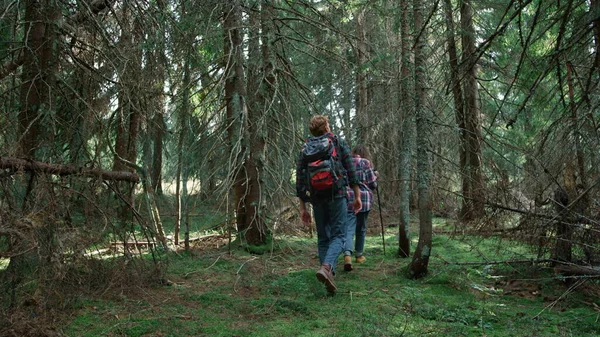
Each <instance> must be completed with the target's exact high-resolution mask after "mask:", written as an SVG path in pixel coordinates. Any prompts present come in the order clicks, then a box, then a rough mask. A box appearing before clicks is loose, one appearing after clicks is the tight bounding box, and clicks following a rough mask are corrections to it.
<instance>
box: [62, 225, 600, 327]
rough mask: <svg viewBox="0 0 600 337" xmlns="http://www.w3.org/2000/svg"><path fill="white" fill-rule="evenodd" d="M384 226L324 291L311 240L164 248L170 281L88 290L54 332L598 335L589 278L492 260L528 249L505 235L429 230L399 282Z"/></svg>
mask: <svg viewBox="0 0 600 337" xmlns="http://www.w3.org/2000/svg"><path fill="white" fill-rule="evenodd" d="M395 230H396V229H392V228H390V229H388V232H387V233H386V245H387V248H386V255H383V249H382V242H381V237H380V236H368V237H367V242H366V250H365V254H366V256H367V261H366V262H365V263H363V264H356V265H355V270H354V271H352V272H344V271H343V270H342V268H341V264H340V265H338V274H337V276H336V283H337V285H338V293H337V294H336V295H335V296H330V295H328V294H327V292H326V291H325V289H324V287H323V285H322V284H320V283H319V282H318V281H317V279H316V278H315V271H316V269H317V267H318V257H317V256H316V238H312V239H310V238H296V237H290V238H275V240H274V241H273V244H274V249H273V250H271V251H268V252H265V253H264V254H262V255H251V254H249V253H248V252H246V251H245V250H243V249H237V250H233V254H232V255H229V254H228V251H226V250H224V248H220V249H212V250H210V251H207V250H204V251H201V252H189V253H186V252H181V253H178V254H174V253H169V255H168V257H167V259H168V263H169V269H168V273H167V275H166V277H167V278H168V279H169V280H170V281H171V283H170V284H171V285H170V286H162V287H152V288H143V289H137V290H136V291H133V292H132V293H119V294H103V296H95V297H91V296H90V297H89V298H86V299H83V300H82V301H80V302H79V303H78V305H77V307H76V308H75V309H74V311H73V312H71V313H69V315H70V316H69V317H68V318H67V319H65V320H64V324H62V325H61V326H60V331H61V333H62V334H63V335H65V336H178V337H179V336H228V337H230V336H265V337H269V336H438V335H444V336H597V335H598V334H600V322H599V314H600V313H599V311H598V310H597V307H595V306H594V304H596V305H598V304H600V303H599V302H598V300H597V298H598V297H597V295H598V282H597V281H593V280H587V281H576V282H578V283H573V282H572V283H570V284H567V283H565V281H564V280H563V279H560V278H557V277H555V275H554V274H553V273H552V270H548V269H544V268H540V267H539V266H535V268H534V267H532V266H530V265H524V264H519V265H510V264H502V263H498V262H499V261H504V260H512V259H520V260H521V259H527V258H533V257H534V255H533V253H532V252H531V251H530V250H529V249H528V247H526V246H523V245H519V244H518V243H516V242H508V241H506V240H502V239H498V238H478V237H464V236H460V237H459V236H456V237H453V236H449V235H441V234H435V235H434V244H433V255H432V257H431V259H430V264H429V274H428V275H427V276H426V277H425V278H423V279H421V280H410V279H408V278H406V277H405V275H406V266H407V264H408V263H409V262H410V259H399V258H396V257H395V252H396V251H397V242H396V241H394V234H395V233H393V231H395ZM415 242H416V241H415ZM415 245H416V244H415ZM415 245H413V247H414V246H415ZM340 262H341V257H340ZM481 262H486V263H481ZM469 263H472V264H469ZM119 291H121V292H122V289H120V290H119ZM592 295H594V296H592Z"/></svg>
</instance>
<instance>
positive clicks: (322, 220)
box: [296, 115, 362, 294]
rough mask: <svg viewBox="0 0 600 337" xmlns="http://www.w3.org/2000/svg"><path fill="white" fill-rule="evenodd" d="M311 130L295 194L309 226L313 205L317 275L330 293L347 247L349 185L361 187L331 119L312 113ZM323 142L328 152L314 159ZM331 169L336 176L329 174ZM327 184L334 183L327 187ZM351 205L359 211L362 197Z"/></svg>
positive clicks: (332, 290)
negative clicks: (310, 207) (338, 261)
mask: <svg viewBox="0 0 600 337" xmlns="http://www.w3.org/2000/svg"><path fill="white" fill-rule="evenodd" d="M309 130H310V133H311V134H312V135H313V137H310V138H309V139H308V140H307V142H306V143H305V144H304V146H303V148H302V151H301V152H300V156H299V158H298V161H297V162H296V196H297V197H298V198H299V199H300V213H301V218H302V222H303V223H304V224H305V225H306V226H310V223H311V215H310V213H309V212H308V210H307V208H306V203H311V204H312V209H313V215H314V218H315V224H316V227H317V248H318V254H319V262H320V264H321V266H320V268H319V269H318V270H317V272H316V277H317V279H318V280H319V281H320V282H321V283H323V284H324V285H325V288H326V289H327V292H328V293H330V294H334V293H335V292H336V290H337V286H336V285H335V282H334V276H335V264H336V262H337V259H338V257H339V256H340V254H341V253H342V250H343V248H344V237H345V234H346V212H347V207H348V206H347V205H348V201H347V192H346V186H348V185H350V186H351V187H352V189H353V191H355V192H356V193H357V194H359V193H360V187H359V181H358V178H357V176H356V171H355V168H354V165H353V162H352V154H351V151H350V147H349V146H348V143H347V142H346V141H345V140H344V139H343V138H341V137H337V136H336V135H334V134H333V133H332V132H331V128H330V125H329V119H328V118H327V117H325V116H322V115H317V116H313V117H312V118H311V120H310V124H309ZM323 144H325V145H327V144H329V149H330V150H329V151H330V152H329V155H328V156H325V157H323V158H318V159H315V156H313V155H314V153H320V151H318V149H320V148H321V147H322V145H323ZM330 171H331V172H333V176H329V175H331V172H330ZM328 183H329V184H330V185H332V186H330V188H326V187H324V185H328ZM352 208H353V209H354V210H356V212H358V211H359V210H360V209H361V208H362V204H361V200H360V198H357V199H356V200H354V202H353V206H352Z"/></svg>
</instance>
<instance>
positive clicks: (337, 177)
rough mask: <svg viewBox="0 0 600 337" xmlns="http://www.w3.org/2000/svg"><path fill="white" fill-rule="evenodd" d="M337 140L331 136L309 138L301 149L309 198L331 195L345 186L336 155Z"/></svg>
mask: <svg viewBox="0 0 600 337" xmlns="http://www.w3.org/2000/svg"><path fill="white" fill-rule="evenodd" d="M337 149H338V139H337V137H336V136H332V135H331V134H324V135H322V136H317V137H310V138H308V140H307V141H306V144H304V147H303V148H302V158H303V161H304V163H305V164H306V173H307V174H306V175H307V177H308V182H307V185H308V190H309V191H310V194H311V196H314V197H318V196H321V195H331V194H333V192H335V191H336V190H337V189H338V188H340V187H342V186H344V185H345V182H346V181H345V178H344V167H343V165H342V161H341V158H340V156H339V154H338V150H337Z"/></svg>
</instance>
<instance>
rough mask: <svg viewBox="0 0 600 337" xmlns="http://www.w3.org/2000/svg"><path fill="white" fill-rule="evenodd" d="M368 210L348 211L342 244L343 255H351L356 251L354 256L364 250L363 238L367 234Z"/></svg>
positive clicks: (360, 254)
mask: <svg viewBox="0 0 600 337" xmlns="http://www.w3.org/2000/svg"><path fill="white" fill-rule="evenodd" d="M368 218H369V211H366V212H358V213H357V214H354V213H352V212H349V213H348V221H347V222H346V224H347V225H346V226H347V227H346V242H345V244H344V255H352V252H353V251H355V252H356V256H362V255H363V252H364V250H365V238H366V236H367V219H368ZM354 235H356V244H355V245H353V244H354Z"/></svg>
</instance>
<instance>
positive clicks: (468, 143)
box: [460, 0, 485, 221]
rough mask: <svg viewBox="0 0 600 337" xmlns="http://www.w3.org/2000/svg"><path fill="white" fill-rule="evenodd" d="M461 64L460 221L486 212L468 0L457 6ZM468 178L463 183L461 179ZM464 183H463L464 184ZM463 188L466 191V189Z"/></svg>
mask: <svg viewBox="0 0 600 337" xmlns="http://www.w3.org/2000/svg"><path fill="white" fill-rule="evenodd" d="M460 12H461V28H462V31H463V33H462V46H463V56H462V63H463V65H464V80H463V87H464V95H465V100H464V127H465V131H464V132H463V133H462V134H461V135H462V136H463V138H462V143H463V145H462V146H464V149H465V157H466V158H465V164H466V168H465V171H466V173H467V175H466V176H464V177H463V205H462V209H461V212H460V217H461V220H463V221H472V220H475V219H479V218H481V217H482V216H483V215H484V214H485V210H484V205H485V183H484V180H483V171H482V169H483V168H482V161H481V155H482V154H481V143H482V137H481V121H480V118H479V115H480V113H481V112H480V109H479V103H478V93H477V74H476V72H477V62H476V55H475V29H474V26H473V9H472V4H471V0H463V1H462V3H461V7H460ZM465 179H466V180H467V181H466V182H467V184H465V182H464V180H465ZM465 185H466V186H465ZM465 187H466V189H467V190H465Z"/></svg>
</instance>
